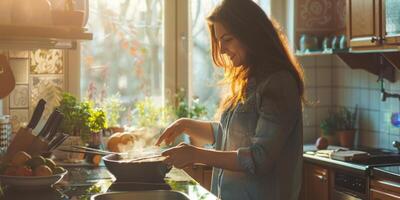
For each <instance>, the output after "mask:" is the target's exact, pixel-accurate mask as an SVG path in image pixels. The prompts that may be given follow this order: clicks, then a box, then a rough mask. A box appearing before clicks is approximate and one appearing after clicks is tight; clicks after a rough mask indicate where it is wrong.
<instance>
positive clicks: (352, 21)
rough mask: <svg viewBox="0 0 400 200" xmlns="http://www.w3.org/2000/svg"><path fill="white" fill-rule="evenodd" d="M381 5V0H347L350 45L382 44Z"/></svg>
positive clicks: (369, 45)
mask: <svg viewBox="0 0 400 200" xmlns="http://www.w3.org/2000/svg"><path fill="white" fill-rule="evenodd" d="M379 5H380V1H379V0H347V36H348V39H349V44H350V47H371V46H378V45H380V44H381V43H380V41H379V39H380V6H379Z"/></svg>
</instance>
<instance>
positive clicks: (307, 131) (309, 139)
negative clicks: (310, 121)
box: [303, 126, 317, 144]
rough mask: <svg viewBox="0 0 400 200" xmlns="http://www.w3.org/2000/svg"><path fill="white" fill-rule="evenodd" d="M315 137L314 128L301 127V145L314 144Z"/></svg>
mask: <svg viewBox="0 0 400 200" xmlns="http://www.w3.org/2000/svg"><path fill="white" fill-rule="evenodd" d="M316 137H317V134H316V130H315V127H314V126H313V127H303V143H304V144H306V143H314V142H315V139H316Z"/></svg>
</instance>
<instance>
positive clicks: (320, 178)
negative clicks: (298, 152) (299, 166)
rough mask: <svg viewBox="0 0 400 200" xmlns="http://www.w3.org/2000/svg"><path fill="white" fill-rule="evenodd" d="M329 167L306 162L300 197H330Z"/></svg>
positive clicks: (309, 199)
mask: <svg viewBox="0 0 400 200" xmlns="http://www.w3.org/2000/svg"><path fill="white" fill-rule="evenodd" d="M329 182H330V181H329V169H328V168H325V167H322V166H320V165H315V164H311V163H307V162H304V168H303V185H302V191H301V197H300V199H304V200H328V199H329Z"/></svg>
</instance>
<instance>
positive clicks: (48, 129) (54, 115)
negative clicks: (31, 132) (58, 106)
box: [37, 110, 59, 138]
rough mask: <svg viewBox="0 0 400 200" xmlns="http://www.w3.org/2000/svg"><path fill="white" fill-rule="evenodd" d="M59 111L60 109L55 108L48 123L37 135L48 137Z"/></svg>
mask: <svg viewBox="0 0 400 200" xmlns="http://www.w3.org/2000/svg"><path fill="white" fill-rule="evenodd" d="M58 113H59V111H58V110H54V111H53V112H52V113H51V115H50V117H49V118H48V119H47V122H46V124H45V125H44V126H43V128H42V130H40V132H39V134H38V135H37V137H41V138H44V137H46V135H47V134H48V133H49V131H50V129H51V126H52V124H53V123H54V120H55V118H56V117H57V115H58Z"/></svg>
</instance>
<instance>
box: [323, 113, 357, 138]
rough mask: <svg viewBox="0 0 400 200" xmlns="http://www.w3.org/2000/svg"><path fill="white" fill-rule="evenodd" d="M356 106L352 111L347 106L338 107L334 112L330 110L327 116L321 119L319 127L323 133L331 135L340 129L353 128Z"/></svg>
mask: <svg viewBox="0 0 400 200" xmlns="http://www.w3.org/2000/svg"><path fill="white" fill-rule="evenodd" d="M357 110H358V108H357V106H356V108H355V111H354V112H351V111H350V110H349V109H348V108H346V107H342V108H339V109H338V110H337V111H336V112H330V114H329V116H328V118H326V119H324V120H322V121H321V124H320V128H321V129H322V132H323V134H324V135H333V134H334V133H335V132H336V131H340V130H354V129H355V121H356V116H357Z"/></svg>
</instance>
